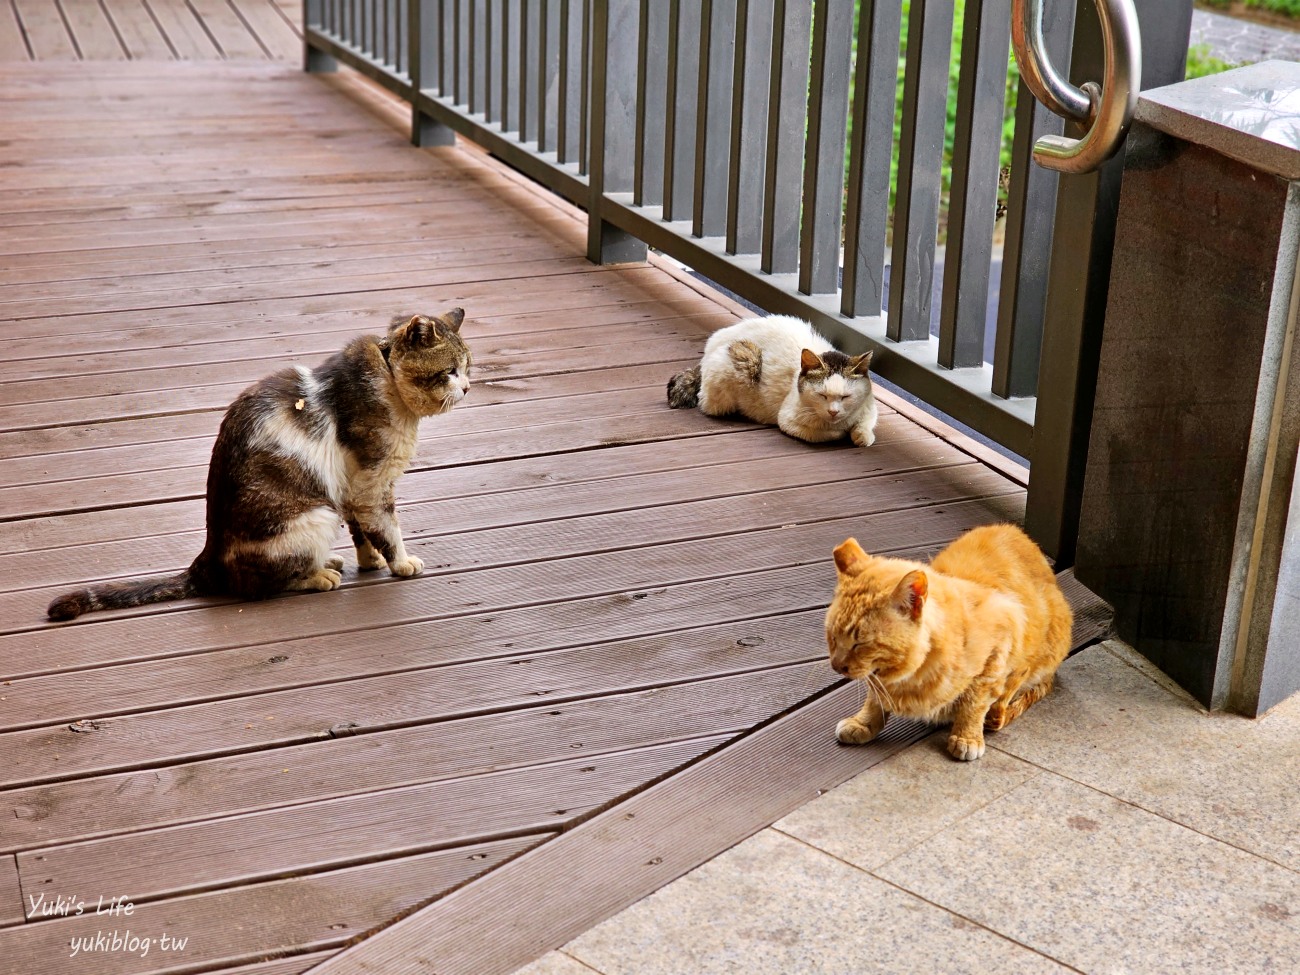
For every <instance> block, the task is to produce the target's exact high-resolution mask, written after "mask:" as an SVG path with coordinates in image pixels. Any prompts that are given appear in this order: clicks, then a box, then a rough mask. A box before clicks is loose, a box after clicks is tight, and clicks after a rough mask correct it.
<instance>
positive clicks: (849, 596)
mask: <svg viewBox="0 0 1300 975" xmlns="http://www.w3.org/2000/svg"><path fill="white" fill-rule="evenodd" d="M835 567H836V569H837V570H838V571H839V582H838V584H837V586H836V589H835V598H834V599H833V600H832V602H831V605H830V609H829V610H827V613H826V642H827V644H828V646H829V649H830V657H831V666H833V667H834V668H835V669H836V670H837V671H838V672H839V673H841V674H844V675H846V676H848V677H851V678H853V679H854V680H860V681H863V682H864V683H865V684H866V685H867V699H866V702H865V703H864V704H863V705H862V710H861V711H860V712H858V713H857V714H855V715H854V716H853V717H851V718H845V719H844V720H843V721H841V722H840V723H839V724H838V725H837V726H836V729H835V735H836V737H837V738H838V739H839V740H840V741H841V742H844V743H845V744H849V745H861V744H865V743H866V742H868V741H871V739H873V738H875V737H876V735H878V734H879V733H880V729H881V728H883V727H884V726H885V718H886V716H887V714H889V713H893V714H900V715H905V716H908V717H912V718H920V719H922V720H925V721H933V722H936V723H944V722H952V732H951V734H950V735H949V736H948V752H949V753H950V754H951V755H952V756H953V757H954V758H959V759H961V760H962V761H973V760H974V759H977V758H979V757H980V756H981V755H983V754H984V730H985V729H986V728H987V729H988V730H990V731H997V730H999V729H1001V728H1004V727H1006V726H1007V725H1008V724H1009V723H1010V722H1011V721H1013V720H1014V719H1015V718H1017V717H1018V716H1019V715H1021V714H1023V713H1024V711H1025V709H1026V708H1028V707H1029V706H1030V705H1031V704H1033V703H1034V702H1035V701H1037V700H1039V699H1040V698H1042V697H1044V696H1045V695H1046V694H1047V693H1048V692H1049V691H1050V690H1051V689H1052V677H1053V675H1054V674H1055V673H1056V668H1057V667H1058V666H1059V665H1060V663H1061V661H1062V660H1064V659H1065V656H1066V654H1067V653H1069V651H1070V626H1071V613H1070V605H1069V603H1067V602H1066V601H1065V597H1064V596H1063V595H1061V590H1060V588H1059V587H1058V586H1057V584H1056V577H1055V576H1054V575H1053V574H1052V569H1051V566H1049V565H1048V564H1047V559H1045V558H1044V557H1043V553H1042V552H1040V551H1039V549H1038V546H1037V545H1035V544H1034V543H1033V541H1032V540H1030V538H1029V536H1027V535H1026V534H1025V533H1024V532H1023V531H1021V530H1020V529H1019V528H1017V527H1015V526H1014V525H992V526H988V527H985V528H976V529H975V530H974V531H970V532H967V533H966V534H965V535H963V536H962V537H961V538H959V539H957V540H956V541H955V542H953V543H952V544H951V545H949V546H948V547H947V548H945V549H944V550H943V551H942V552H940V553H939V554H938V555H936V556H935V558H934V560H933V561H932V562H931V563H930V564H929V565H925V564H924V563H920V562H908V561H904V560H902V559H889V558H877V557H874V556H871V555H868V554H867V553H866V552H864V551H863V550H862V547H861V546H860V545H858V543H857V541H856V540H855V539H852V538H850V539H848V540H847V541H846V542H844V543H843V544H842V545H840V546H839V547H838V548H836V549H835Z"/></svg>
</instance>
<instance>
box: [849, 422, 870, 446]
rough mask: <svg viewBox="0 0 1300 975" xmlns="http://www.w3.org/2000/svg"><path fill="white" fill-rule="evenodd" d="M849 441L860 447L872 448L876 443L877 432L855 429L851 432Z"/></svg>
mask: <svg viewBox="0 0 1300 975" xmlns="http://www.w3.org/2000/svg"><path fill="white" fill-rule="evenodd" d="M849 439H850V440H852V441H853V443H854V444H855V445H856V446H858V447H870V446H871V445H872V444H873V443H875V442H876V431H874V430H863V429H862V428H861V427H854V428H853V429H852V430H850V431H849Z"/></svg>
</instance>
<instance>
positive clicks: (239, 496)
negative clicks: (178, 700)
mask: <svg viewBox="0 0 1300 975" xmlns="http://www.w3.org/2000/svg"><path fill="white" fill-rule="evenodd" d="M464 317H465V313H464V311H462V310H461V309H460V308H454V309H452V310H451V311H450V312H448V313H447V314H445V315H441V316H436V317H433V316H425V315H416V316H414V317H413V318H410V319H409V320H408V319H405V318H402V319H398V320H396V321H394V322H393V324H392V326H391V327H390V328H389V330H388V334H387V335H386V336H384V337H382V338H381V337H380V336H378V335H366V336H361V337H359V338H355V339H353V340H352V341H351V342H349V343H348V344H347V345H346V346H344V348H343V351H342V352H339V353H337V354H336V355H334V356H332V357H331V358H329V359H328V360H326V361H325V362H324V363H323V364H322V365H320V366H319V367H317V368H316V369H307V368H305V367H303V366H299V367H297V368H295V369H285V370H283V371H281V372H277V373H275V374H274V375H272V376H268V377H267V378H266V379H263V380H262V381H261V382H258V383H255V384H254V385H252V386H250V387H249V388H248V389H246V390H244V392H242V393H240V394H239V396H238V397H237V398H236V399H235V401H234V403H232V404H231V406H230V409H229V410H227V411H226V416H225V419H224V420H223V421H222V423H221V430H220V432H219V433H218V434H217V440H216V444H215V445H214V446H213V448H212V462H211V465H210V466H209V468H208V492H207V495H208V516H207V527H208V532H207V541H206V544H205V545H204V547H203V551H202V552H201V553H200V554H199V556H198V558H196V559H195V560H194V563H193V564H192V565H191V566H190V567H189V568H188V569H186V570H185V571H184V572H181V573H180V574H178V575H174V576H160V577H156V578H151V579H140V580H135V581H130V582H114V583H108V584H105V585H100V586H93V587H91V588H89V589H79V590H77V591H76V592H71V593H68V594H67V595H64V596H60V597H59V598H58V599H56V600H54V602H52V603H50V607H49V610H48V613H49V617H50V619H52V620H68V619H72V618H74V617H76V616H79V615H81V614H82V613H85V612H88V611H90V610H94V609H119V608H123V607H127V606H142V605H145V604H146V603H157V602H163V601H166V600H171V599H183V598H185V597H187V596H198V595H214V596H215V595H221V596H237V597H240V598H242V599H264V598H266V597H268V596H273V595H275V594H276V593H278V592H282V591H284V590H287V589H309V590H310V589H316V590H321V591H324V590H328V589H336V588H338V585H339V582H340V581H341V576H340V575H339V570H340V569H342V568H343V560H342V559H341V558H339V557H338V556H331V555H330V549H331V547H332V546H333V544H334V539H335V536H336V534H337V532H338V525H339V520H340V519H342V520H344V521H346V522H347V525H348V528H349V530H350V531H351V533H352V540H353V541H354V542H355V543H356V549H357V563H358V565H359V566H360V567H361V568H362V569H378V568H381V567H382V566H384V565H387V566H388V569H389V571H390V572H392V574H393V575H396V576H413V575H418V574H419V573H420V571H421V570H423V568H424V563H423V562H421V561H420V559H418V558H416V557H415V556H413V555H409V554H407V551H406V547H405V546H404V545H403V544H402V534H401V530H400V528H399V527H398V524H397V513H396V511H395V509H394V506H393V485H394V483H395V482H396V480H397V478H398V476H399V475H400V474H401V473H402V471H404V470H405V469H406V465H407V463H408V462H409V461H410V459H411V456H412V455H413V454H414V453H415V445H416V433H417V427H418V425H419V422H420V418H421V417H425V416H433V415H434V414H436V413H446V412H447V411H448V410H450V409H451V408H452V407H453V406H455V405H456V404H457V403H459V402H460V401H461V399H463V398H464V396H465V394H466V392H468V390H469V369H470V353H469V349H468V348H466V346H465V343H464V342H463V341H462V340H461V337H460V334H459V333H460V326H461V322H462V320H463V319H464Z"/></svg>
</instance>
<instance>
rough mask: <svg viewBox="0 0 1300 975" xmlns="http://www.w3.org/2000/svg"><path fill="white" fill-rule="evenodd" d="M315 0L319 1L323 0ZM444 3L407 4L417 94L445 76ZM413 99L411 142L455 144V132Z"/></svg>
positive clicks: (419, 0) (436, 0)
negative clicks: (442, 62) (442, 54)
mask: <svg viewBox="0 0 1300 975" xmlns="http://www.w3.org/2000/svg"><path fill="white" fill-rule="evenodd" d="M315 2H317V3H319V2H320V0H315ZM442 3H443V0H410V5H409V6H408V7H407V17H408V19H409V23H408V25H407V26H408V27H409V30H408V31H407V39H408V42H409V44H410V51H409V53H408V57H407V64H409V65H410V74H411V88H412V89H413V90H414V91H415V92H416V94H417V95H418V94H419V92H420V91H421V90H422V89H423V88H424V87H425V86H426V84H428V86H429V87H433V84H434V83H437V82H438V81H439V79H440V78H441V77H442V72H441V71H440V66H439V64H438V52H439V50H440V49H441V48H440V46H439V41H440V39H441V38H440V37H439V32H440V31H441V30H442V25H443V16H442ZM439 88H441V85H439ZM439 94H441V91H439ZM412 101H413V103H414V104H412V106H411V144H412V145H416V146H452V145H455V144H456V133H455V131H454V130H453V129H452V128H451V127H450V126H448V125H444V124H443V123H442V122H439V121H438V120H437V119H435V118H434V117H433V116H432V115H429V114H427V113H425V112H422V111H420V108H419V99H418V98H414V99H412Z"/></svg>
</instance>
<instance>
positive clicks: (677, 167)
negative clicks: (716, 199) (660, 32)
mask: <svg viewBox="0 0 1300 975" xmlns="http://www.w3.org/2000/svg"><path fill="white" fill-rule="evenodd" d="M702 17H703V11H702V8H701V6H700V4H699V3H696V2H694V0H686V2H685V3H683V4H681V5H679V7H678V19H677V24H676V27H677V49H676V57H677V63H676V69H677V70H676V86H675V88H674V94H673V129H674V132H673V154H672V156H671V157H667V156H665V157H664V166H665V168H668V167H671V168H672V197H671V198H669V197H668V196H665V197H664V219H666V220H684V219H691V218H692V214H693V211H694V207H695V140H696V137H697V134H698V132H697V119H696V113H697V111H698V109H699V97H698V96H699V88H698V85H699V71H700V49H699V42H698V40H697V38H699V36H700V31H701V29H702V24H703V21H702Z"/></svg>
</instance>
